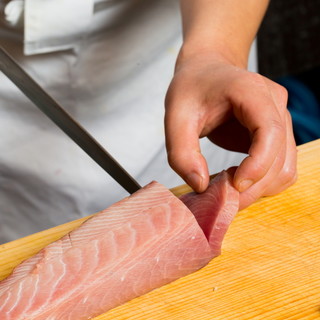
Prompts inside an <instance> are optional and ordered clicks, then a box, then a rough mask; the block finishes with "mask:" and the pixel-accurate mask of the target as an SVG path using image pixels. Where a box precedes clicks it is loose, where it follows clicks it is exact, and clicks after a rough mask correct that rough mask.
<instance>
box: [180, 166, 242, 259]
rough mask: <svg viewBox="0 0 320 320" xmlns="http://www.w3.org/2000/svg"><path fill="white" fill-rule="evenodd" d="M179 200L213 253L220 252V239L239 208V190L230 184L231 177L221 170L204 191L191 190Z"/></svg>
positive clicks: (216, 254)
mask: <svg viewBox="0 0 320 320" xmlns="http://www.w3.org/2000/svg"><path fill="white" fill-rule="evenodd" d="M180 200H181V201H182V202H183V203H184V204H185V205H186V206H187V207H188V208H189V209H190V211H191V212H192V213H193V214H194V216H195V218H196V220H197V222H198V224H199V226H200V227H201V229H202V230H203V232H204V234H205V236H206V238H207V240H208V242H209V245H210V247H211V249H212V250H213V254H214V255H215V256H218V255H219V254H220V253H221V245H222V240H223V238H224V236H225V234H226V232H227V230H228V227H229V225H230V223H231V222H232V220H233V218H234V216H235V214H236V213H237V212H238V209H239V192H238V191H237V190H236V189H235V188H234V187H233V186H232V177H231V175H230V174H229V173H228V172H227V171H222V172H221V173H220V174H219V175H217V176H216V177H215V178H213V179H212V180H211V181H210V185H209V187H208V189H207V190H206V192H204V193H201V194H197V193H195V192H191V193H188V194H185V195H182V196H181V197H180Z"/></svg>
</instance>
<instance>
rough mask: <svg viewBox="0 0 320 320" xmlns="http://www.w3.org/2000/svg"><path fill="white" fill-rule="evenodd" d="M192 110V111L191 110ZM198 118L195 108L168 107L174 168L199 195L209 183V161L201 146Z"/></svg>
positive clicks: (168, 134) (168, 136)
mask: <svg viewBox="0 0 320 320" xmlns="http://www.w3.org/2000/svg"><path fill="white" fill-rule="evenodd" d="M188 109H189V110H188ZM197 118H198V117H197V116H196V115H195V114H194V112H192V109H190V108H188V107H186V108H181V107H179V106H177V107H175V106H173V105H170V103H167V104H166V114H165V135H166V148H167V153H168V162H169V164H170V166H171V168H172V169H173V170H174V171H175V172H177V173H178V174H179V175H180V176H181V178H182V179H184V180H185V181H186V183H187V184H188V185H189V186H190V187H191V188H192V189H193V190H194V191H196V192H203V191H205V190H206V188H207V186H208V184H209V173H208V167H207V162H206V160H205V158H204V157H203V155H202V154H201V150H200V144H199V133H198V123H197V121H194V120H193V119H197Z"/></svg>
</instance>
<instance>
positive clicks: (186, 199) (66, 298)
mask: <svg viewBox="0 0 320 320" xmlns="http://www.w3.org/2000/svg"><path fill="white" fill-rule="evenodd" d="M181 200H182V201H181ZM181 200H179V199H178V198H177V197H175V196H174V195H173V194H172V193H171V192H170V191H169V190H168V189H166V188H165V187H164V186H162V185H161V184H159V183H157V182H151V183H150V184H148V185H147V186H145V187H144V188H142V189H141V190H139V191H138V192H136V193H135V194H133V195H131V196H130V197H127V198H125V199H123V200H121V201H119V202H117V203H115V204H114V205H112V206H111V207H109V208H108V209H106V210H103V211H101V212H100V213H98V214H96V215H95V216H94V217H93V218H90V219H89V220H87V221H86V222H85V223H83V224H82V225H81V226H80V227H79V228H77V229H75V230H73V231H72V232H71V233H69V234H68V235H66V236H64V237H63V238H61V239H60V240H58V241H56V242H53V243H52V244H50V245H48V246H47V247H45V248H44V249H42V250H41V251H40V252H39V253H38V254H36V255H34V256H33V257H31V258H29V259H27V260H25V261H24V262H22V263H21V264H20V265H18V266H17V267H16V268H15V269H14V271H13V272H12V274H11V275H10V276H9V277H8V278H6V279H4V280H3V281H1V282H0V319H1V320H27V319H28V320H82V319H83V320H84V319H91V318H93V317H95V316H97V315H99V314H102V313H104V312H106V311H108V310H110V309H111V308H114V307H116V306H119V305H121V304H123V303H125V302H126V301H129V300H131V299H133V298H135V297H138V296H140V295H142V294H145V293H147V292H149V291H151V290H153V289H155V288H158V287H160V286H162V285H164V284H167V283H169V282H172V281H174V280H176V279H178V278H181V277H183V276H185V275H188V274H190V273H192V272H194V271H196V270H198V269H200V268H202V267H203V266H205V265H206V264H207V263H208V262H209V261H210V260H211V259H212V258H214V257H215V256H217V255H219V254H220V248H221V243H222V240H223V237H224V235H225V232H226V231H227V228H228V226H229V225H230V223H231V221H232V219H233V217H234V216H235V214H236V213H237V211H238V205H239V194H238V192H237V191H236V190H235V189H234V188H233V187H232V184H231V178H230V176H229V174H228V173H227V172H225V171H223V172H222V173H220V174H219V175H218V176H217V177H216V178H215V179H213V181H212V182H211V184H210V186H209V188H208V189H207V191H206V192H205V193H203V194H195V193H190V194H187V195H184V196H182V197H181ZM189 209H190V210H191V211H190V210H189Z"/></svg>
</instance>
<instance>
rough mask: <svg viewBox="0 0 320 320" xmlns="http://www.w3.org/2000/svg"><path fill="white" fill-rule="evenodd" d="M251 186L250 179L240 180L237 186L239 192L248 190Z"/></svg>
mask: <svg viewBox="0 0 320 320" xmlns="http://www.w3.org/2000/svg"><path fill="white" fill-rule="evenodd" d="M252 185H253V181H252V180H250V179H245V180H242V181H241V182H240V184H239V191H240V192H243V191H245V190H247V189H249V188H250V187H251V186H252Z"/></svg>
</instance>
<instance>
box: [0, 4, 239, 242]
mask: <svg viewBox="0 0 320 320" xmlns="http://www.w3.org/2000/svg"><path fill="white" fill-rule="evenodd" d="M12 1H13V2H15V3H16V7H14V6H13V4H11V6H12V7H11V8H10V7H9V9H8V8H7V10H6V14H7V15H6V17H3V18H2V22H1V23H2V26H4V27H3V28H2V29H1V30H2V31H1V32H0V44H1V45H2V46H4V47H5V49H6V50H7V51H8V52H9V53H11V54H12V55H13V56H14V58H15V59H16V60H18V61H19V63H20V64H21V65H22V66H23V67H24V68H25V69H26V70H27V72H28V73H29V74H30V75H31V76H32V77H33V78H34V79H35V80H36V81H37V82H38V83H39V84H40V85H41V86H43V87H44V88H45V89H46V90H47V92H48V93H49V94H50V95H52V96H53V97H54V98H55V99H56V100H57V101H58V102H59V103H60V104H61V105H62V106H64V108H65V109H66V110H67V111H68V112H69V113H70V114H71V115H72V116H73V117H74V118H76V119H77V120H78V121H79V122H80V123H81V124H82V125H83V126H84V127H85V128H86V129H87V130H88V131H89V132H90V133H91V134H92V135H93V136H94V137H95V138H96V139H97V140H98V141H99V142H100V143H101V144H102V145H103V146H104V147H105V148H106V149H107V150H108V152H110V153H111V154H112V155H113V156H114V157H115V158H116V159H117V160H118V162H119V163H121V164H122V166H123V167H124V168H125V169H126V170H127V171H128V172H129V173H130V174H131V175H132V176H133V177H134V178H135V179H136V180H137V181H138V182H139V183H140V184H141V185H145V184H147V183H148V182H150V181H151V180H157V181H159V182H160V183H163V184H164V185H166V186H167V187H173V186H176V185H178V184H181V183H183V181H182V180H181V178H180V177H179V176H178V175H177V174H176V173H175V172H174V171H173V170H172V169H171V168H170V167H169V165H168V163H167V159H166V151H165V144H164V141H165V138H164V128H163V117H164V105H163V101H164V97H165V93H166V90H167V87H168V85H169V82H170V80H171V77H172V74H173V68H174V63H175V59H176V56H177V53H178V50H179V47H180V45H181V22H180V15H179V5H178V1H176V0H161V1H150V0H117V1H116V0H102V1H92V0H47V1H43V0H25V1H21V0H12ZM0 84H1V85H0V137H1V139H0V243H3V242H6V241H10V240H13V239H16V238H19V237H22V236H25V235H28V234H31V233H34V232H37V231H40V230H43V229H47V228H50V227H53V226H56V225H59V224H62V223H65V222H67V221H71V220H74V219H77V218H80V217H82V216H86V215H88V214H92V213H94V212H97V211H100V210H102V209H104V208H106V207H107V206H109V205H110V204H112V203H113V202H115V201H117V200H119V199H121V198H123V197H124V196H127V195H128V194H127V192H126V191H125V190H124V189H123V188H122V187H121V186H119V185H118V184H117V183H116V182H115V181H114V180H113V179H112V178H111V177H109V175H108V174H107V173H105V172H104V171H103V170H102V169H101V168H100V167H99V165H97V164H96V163H95V162H94V161H93V160H92V159H91V158H90V157H89V156H88V155H87V154H86V153H84V152H83V151H82V150H81V149H80V148H79V147H78V146H77V145H76V144H75V143H74V142H73V141H72V140H71V139H70V138H69V137H67V136H66V135H65V134H64V133H63V132H62V131H61V130H60V129H59V128H58V127H57V126H56V125H55V124H53V123H52V122H51V120H49V119H48V118H47V117H46V116H45V115H44V114H42V113H41V111H39V110H38V109H37V108H36V107H35V106H34V105H33V104H32V103H31V102H30V101H29V100H28V99H27V98H26V97H25V96H24V95H23V94H22V93H21V92H20V91H19V90H18V89H17V88H16V87H15V85H13V84H12V83H11V82H10V80H8V79H7V78H6V77H5V76H4V75H3V74H0ZM201 145H202V151H203V153H204V154H205V156H206V158H207V161H208V164H209V170H210V172H211V173H214V172H217V171H220V170H222V169H224V168H228V167H230V166H232V165H238V164H239V163H240V162H241V160H242V159H243V157H244V155H241V154H238V153H232V152H227V151H225V150H222V149H220V148H218V147H217V146H214V145H213V144H212V143H210V142H209V141H208V140H207V139H202V141H201Z"/></svg>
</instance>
